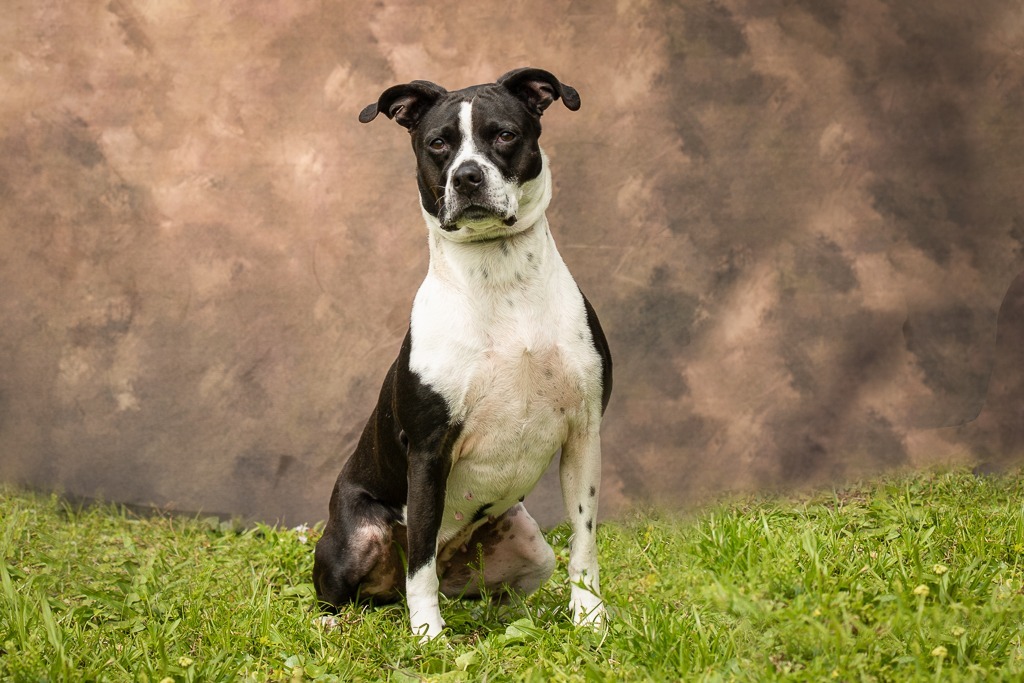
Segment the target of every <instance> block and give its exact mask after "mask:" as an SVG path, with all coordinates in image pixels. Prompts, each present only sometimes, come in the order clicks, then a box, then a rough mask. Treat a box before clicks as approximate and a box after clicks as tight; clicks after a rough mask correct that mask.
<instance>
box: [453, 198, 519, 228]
mask: <svg viewBox="0 0 1024 683" xmlns="http://www.w3.org/2000/svg"><path fill="white" fill-rule="evenodd" d="M459 223H463V224H465V223H501V224H502V225H504V226H505V227H508V228H511V227H512V226H513V225H515V224H516V217H515V215H511V216H503V215H501V214H499V213H497V212H496V211H494V210H493V209H489V208H487V207H486V206H480V205H477V204H471V205H470V206H467V207H466V208H465V209H463V210H462V211H459V212H458V213H457V214H455V215H454V216H451V217H449V218H448V220H446V221H444V222H442V223H441V229H442V230H445V231H446V232H455V231H456V230H458V229H459V227H461V226H460V225H459Z"/></svg>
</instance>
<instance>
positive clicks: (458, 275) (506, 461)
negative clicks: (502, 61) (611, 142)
mask: <svg viewBox="0 0 1024 683" xmlns="http://www.w3.org/2000/svg"><path fill="white" fill-rule="evenodd" d="M558 99H561V100H562V102H563V103H564V104H565V106H566V107H568V108H569V109H571V110H573V111H575V110H577V109H579V107H580V98H579V95H578V94H577V92H576V91H575V90H574V89H573V88H571V87H569V86H568V85H565V84H563V83H560V82H559V81H558V79H556V78H555V77H554V76H553V75H551V74H550V73H548V72H546V71H541V70H540V69H531V68H526V69H517V70H515V71H512V72H509V73H507V74H505V75H504V76H502V77H501V78H499V79H498V81H497V83H488V84H485V85H477V86H473V87H470V88H466V89H464V90H457V91H455V92H448V91H447V90H445V89H444V88H442V87H440V86H438V85H436V84H434V83H430V82H427V81H413V82H411V83H406V84H402V85H396V86H394V87H391V88H388V89H387V90H385V91H384V93H383V94H382V95H381V96H380V99H379V100H378V101H377V102H376V103H374V104H371V105H369V106H367V107H366V108H365V109H364V110H363V111H362V113H360V115H359V120H360V121H362V122H363V123H369V122H370V121H372V120H373V119H374V118H375V117H376V116H377V114H378V113H383V114H384V115H386V116H387V117H388V118H390V119H394V120H395V121H396V122H397V123H399V124H400V125H402V126H403V127H405V128H407V129H408V130H409V133H410V134H411V136H412V147H413V151H414V152H415V154H416V163H417V178H418V181H419V191H420V201H421V204H422V208H423V217H424V219H425V220H426V223H427V228H428V232H429V238H428V239H429V245H430V265H429V269H428V271H427V276H426V279H425V280H424V281H423V284H422V285H421V286H420V289H419V292H418V293H417V294H416V299H415V302H414V304H413V308H412V316H411V322H410V327H409V332H408V334H406V337H405V341H404V342H403V344H402V348H401V351H400V352H399V354H398V359H397V360H396V361H395V362H394V364H393V365H392V366H391V369H390V370H389V371H388V374H387V376H386V377H385V379H384V385H383V387H381V391H380V398H379V399H378V401H377V405H376V407H375V408H374V411H373V413H372V414H371V416H370V419H369V421H368V422H367V424H366V427H365V429H364V431H363V434H362V437H361V438H360V440H359V444H358V445H357V446H356V449H355V452H354V453H353V454H352V456H351V457H350V458H349V460H348V461H347V462H346V463H345V465H344V468H343V469H342V471H341V474H340V475H339V476H338V481H337V483H336V484H335V486H334V492H333V494H332V496H331V503H330V518H329V521H328V522H327V526H326V527H325V529H324V534H323V537H322V538H321V539H320V540H319V542H318V543H317V545H316V559H315V563H314V566H313V581H314V583H315V585H316V591H317V596H318V598H319V600H320V602H321V604H322V605H323V606H324V607H325V608H327V609H331V608H332V607H337V606H340V605H342V604H344V603H346V602H352V601H357V600H363V601H369V602H387V601H393V600H396V599H398V598H399V596H400V595H401V592H402V591H403V588H404V591H405V593H406V597H407V600H408V603H409V620H410V624H411V626H412V629H413V632H415V633H417V634H420V635H422V636H423V637H424V639H427V638H434V637H435V636H437V635H438V634H439V633H440V632H441V629H442V628H443V627H444V620H443V619H442V618H441V613H440V610H439V608H438V593H439V592H440V593H444V594H445V595H448V596H479V595H481V593H482V592H484V591H486V592H489V593H491V594H492V595H499V596H500V595H503V594H505V593H506V592H508V591H511V592H515V593H518V594H528V593H531V592H533V591H535V590H537V589H538V588H539V587H540V586H541V585H542V584H543V583H544V582H545V581H547V579H548V578H549V577H550V576H551V573H552V571H553V570H554V566H555V556H554V553H553V552H552V550H551V548H550V546H548V544H547V543H546V542H545V540H544V538H543V536H542V535H541V532H540V529H539V528H538V526H537V523H536V522H535V521H534V520H533V518H532V517H530V515H529V513H527V512H526V509H525V508H524V507H523V503H522V501H523V497H524V496H525V495H526V494H527V493H529V492H530V490H531V489H533V487H534V485H535V484H536V483H537V480H538V479H539V478H540V476H541V474H542V473H543V472H544V470H545V469H546V468H547V466H548V465H549V464H550V462H551V460H552V458H553V457H554V455H555V453H557V452H558V450H559V449H561V462H560V474H561V485H562V495H563V497H564V501H565V507H566V510H567V511H568V513H569V518H570V520H571V523H572V531H573V541H572V548H571V551H570V556H569V581H570V582H571V609H572V613H573V619H574V620H575V622H576V623H588V624H595V623H600V622H601V621H602V620H603V618H604V607H603V605H602V601H601V598H600V585H599V578H598V567H597V550H596V545H595V538H594V531H595V529H594V524H595V516H596V514H597V497H598V487H599V485H600V479H601V442H600V435H599V433H598V432H599V429H600V426H601V416H602V414H603V413H604V408H605V406H606V405H607V404H608V397H609V395H610V393H611V387H612V377H611V357H610V355H609V353H608V344H607V342H606V340H605V337H604V333H603V332H602V331H601V327H600V325H599V324H598V321H597V316H596V315H595V314H594V310H593V308H591V306H590V304H589V303H588V302H587V300H586V299H585V298H584V296H583V294H582V293H581V292H580V290H579V288H578V287H577V285H576V282H575V281H574V280H573V278H572V276H571V275H570V274H569V270H568V269H567V268H566V266H565V263H563V262H562V258H561V257H560V256H559V254H558V251H557V249H555V243H554V240H553V239H552V237H551V232H550V231H549V229H548V221H547V218H546V217H545V214H544V212H545V210H546V209H547V206H548V202H549V201H550V199H551V175H550V172H549V170H548V163H547V158H546V157H545V155H544V152H542V151H541V149H540V147H539V146H538V142H537V141H538V138H539V137H540V132H541V126H540V118H541V114H542V113H543V112H544V110H545V109H546V108H547V107H548V106H549V105H550V104H551V103H552V102H554V101H555V100H558ZM403 564H406V565H407V566H406V567H403Z"/></svg>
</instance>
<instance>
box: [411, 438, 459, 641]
mask: <svg viewBox="0 0 1024 683" xmlns="http://www.w3.org/2000/svg"><path fill="white" fill-rule="evenodd" d="M444 450H445V449H442V451H444ZM450 469H451V460H450V458H449V457H448V456H447V455H445V453H443V452H442V453H438V452H431V451H417V450H415V449H412V448H410V449H409V495H408V499H407V508H406V520H407V528H408V531H409V556H408V562H409V567H408V574H407V576H406V584H405V585H406V599H407V601H408V603H409V624H410V625H411V626H412V631H413V633H415V634H417V635H420V636H422V638H421V641H426V640H430V639H432V638H435V637H437V636H438V635H439V634H440V633H441V629H442V628H444V619H442V618H441V610H440V607H439V605H438V579H437V535H438V531H439V530H440V528H441V516H442V514H443V513H444V497H445V488H446V482H447V481H448V472H449V470H450Z"/></svg>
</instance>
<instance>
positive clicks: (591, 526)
mask: <svg viewBox="0 0 1024 683" xmlns="http://www.w3.org/2000/svg"><path fill="white" fill-rule="evenodd" d="M593 530H594V520H592V519H588V520H587V531H593Z"/></svg>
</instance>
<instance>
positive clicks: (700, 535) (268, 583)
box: [0, 472, 1024, 681]
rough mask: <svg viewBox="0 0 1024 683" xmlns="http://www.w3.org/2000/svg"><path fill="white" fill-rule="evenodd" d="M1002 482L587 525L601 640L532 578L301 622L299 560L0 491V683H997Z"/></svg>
mask: <svg viewBox="0 0 1024 683" xmlns="http://www.w3.org/2000/svg"><path fill="white" fill-rule="evenodd" d="M1022 494H1024V477H1022V476H1021V475H1016V476H1007V477H1001V478H976V477H974V476H972V475H971V474H969V473H964V472H955V473H946V474H923V475H917V476H913V477H906V478H898V479H895V478H894V479H888V480H883V481H880V482H874V483H870V484H865V485H863V486H860V487H855V488H848V489H843V490H839V491H834V492H828V493H820V494H814V495H811V496H803V497H791V498H770V497H761V498H757V499H749V500H743V501H740V502H736V501H732V502H729V503H723V504H718V505H715V506H713V507H710V508H708V509H707V510H706V511H705V512H703V513H701V514H699V515H696V516H692V517H689V518H678V517H673V516H668V515H652V514H644V515H640V514H637V515H635V516H633V517H631V518H630V519H628V520H626V521H624V522H621V523H609V524H603V525H601V527H600V534H599V538H600V556H601V568H602V580H603V581H602V582H603V585H604V592H605V597H606V600H607V602H608V604H609V607H610V609H611V610H612V612H613V614H614V617H613V620H612V621H611V624H610V627H609V628H608V630H607V631H606V632H600V633H598V632H592V631H589V630H586V629H577V628H574V627H573V626H572V625H571V624H570V622H569V619H568V616H567V614H566V609H565V606H566V603H567V602H568V591H567V588H566V586H565V560H566V545H567V542H568V537H567V531H566V529H565V527H559V528H558V529H556V530H554V531H553V532H552V533H551V534H549V537H550V540H551V542H552V544H553V546H554V547H555V549H556V552H557V553H558V555H559V568H558V569H557V570H556V575H555V578H554V579H553V580H552V581H550V582H549V583H548V584H547V586H546V587H545V588H544V589H542V590H541V591H540V592H539V593H538V594H537V595H534V596H531V597H530V598H528V599H526V600H525V601H524V602H522V603H520V604H513V605H506V606H498V605H492V604H490V603H484V602H472V601H465V602H459V601H447V602H444V603H443V604H442V613H443V614H444V616H445V618H446V619H447V621H448V625H449V628H448V629H447V631H446V636H445V637H444V638H441V639H439V640H438V641H435V642H432V643H429V644H427V645H424V646H419V645H417V643H416V641H415V639H414V638H412V637H411V636H410V635H409V633H408V626H407V624H406V611H405V609H404V607H402V606H394V607H386V608H378V609H362V608H351V609H348V610H347V611H344V612H343V613H342V614H341V615H340V627H339V628H337V629H333V630H326V631H325V630H324V629H323V628H321V627H319V626H316V625H314V623H313V618H314V616H315V611H314V598H313V593H312V586H311V585H310V583H309V576H310V570H311V565H312V543H313V537H314V536H315V532H313V533H312V534H310V537H309V538H304V537H303V534H301V533H299V532H296V531H293V530H287V529H278V528H271V527H266V526H258V527H255V528H251V529H246V530H241V529H237V528H235V527H234V526H232V525H229V524H220V523H218V522H217V521H215V520H202V519H199V520H191V519H181V518H176V517H151V518H139V517H136V516H134V515H132V514H131V513H128V512H125V511H123V510H120V509H118V508H114V507H107V506H96V507H88V508H84V509H78V508H73V507H69V506H68V505H66V504H64V503H62V502H61V501H60V500H58V499H57V498H46V497H35V496H31V495H25V494H20V493H14V492H10V491H7V492H5V493H3V494H0V520H2V522H0V679H3V680H17V681H38V680H51V681H61V680H149V681H161V680H164V679H166V678H170V679H173V680H175V681H215V680H245V679H254V680H267V679H270V680H299V679H303V678H305V679H320V680H393V681H406V680H416V679H420V678H426V679H431V680H472V681H477V680H510V679H511V680H536V681H546V680H616V681H617V680H739V681H744V680H750V681H753V680H757V681H760V680H771V679H785V680H807V681H821V680H842V681H861V680H864V681H870V680H879V681H887V680H892V681H906V680H921V681H933V680H950V681H955V680H982V679H984V680H1020V679H1021V678H1022V677H1024V642H1022V638H1024V593H1022V591H1024V567H1022V563H1024V495H1022Z"/></svg>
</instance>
